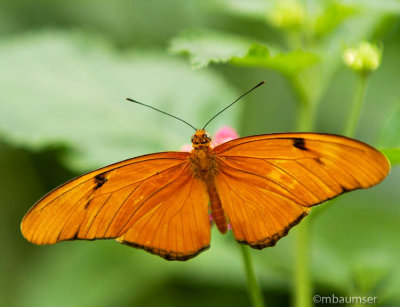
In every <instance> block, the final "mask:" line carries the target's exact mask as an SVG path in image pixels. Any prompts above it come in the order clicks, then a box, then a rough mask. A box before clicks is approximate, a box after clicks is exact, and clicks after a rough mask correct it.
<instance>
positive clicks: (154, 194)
mask: <svg viewBox="0 0 400 307" xmlns="http://www.w3.org/2000/svg"><path fill="white" fill-rule="evenodd" d="M188 156H189V153H185V152H164V153H157V154H151V155H146V156H141V157H137V158H133V159H129V160H126V161H123V162H119V163H116V164H113V165H110V166H107V167H104V168H101V169H98V170H96V171H93V172H91V173H88V174H86V175H83V176H81V177H78V178H76V179H73V180H71V181H69V182H67V183H66V184H64V185H62V186H60V187H58V188H57V189H55V190H53V191H52V192H50V193H49V194H47V195H46V196H45V197H43V198H42V199H41V200H39V201H38V202H37V203H36V204H35V205H34V206H33V207H32V208H31V209H30V210H29V211H28V213H27V214H26V215H25V217H24V219H23V221H22V223H21V231H22V234H23V235H24V237H25V238H26V239H27V240H29V241H31V242H33V243H36V244H54V243H57V242H61V241H65V240H75V239H83V240H95V239H117V241H119V242H121V243H124V244H128V245H131V246H135V247H139V248H143V249H145V250H147V251H149V252H152V253H154V254H157V255H160V256H162V257H164V258H166V259H174V260H186V259H189V258H191V257H193V256H195V255H196V254H198V253H199V252H200V251H202V250H204V249H206V248H208V246H209V242H210V223H209V218H208V201H209V200H208V195H207V192H206V189H205V188H204V186H203V183H202V182H201V181H199V180H198V179H195V178H194V177H193V176H192V175H191V172H190V169H189V167H190V165H189V160H188Z"/></svg>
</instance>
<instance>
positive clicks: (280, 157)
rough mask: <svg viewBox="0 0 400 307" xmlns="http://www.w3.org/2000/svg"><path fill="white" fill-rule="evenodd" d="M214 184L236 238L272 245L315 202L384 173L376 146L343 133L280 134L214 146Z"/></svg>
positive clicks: (384, 164) (372, 181)
mask: <svg viewBox="0 0 400 307" xmlns="http://www.w3.org/2000/svg"><path fill="white" fill-rule="evenodd" d="M215 153H216V155H217V157H218V159H219V173H218V175H217V176H216V187H217V190H218V193H219V195H220V198H221V202H222V206H223V208H224V210H225V212H226V214H227V216H228V219H229V222H230V224H231V226H232V229H233V231H234V234H235V237H236V239H237V240H238V241H239V242H242V243H246V244H249V245H250V246H252V247H254V248H263V247H266V246H271V245H274V244H275V242H276V241H277V240H278V239H279V238H281V237H282V236H284V235H286V233H287V232H288V230H289V229H290V228H291V227H292V226H294V225H295V224H297V223H298V222H299V221H300V220H301V219H302V218H303V217H304V216H306V215H307V214H308V212H309V207H310V206H314V205H317V204H319V203H321V202H323V201H326V200H327V199H330V198H333V197H335V196H337V195H339V194H342V193H344V192H347V191H351V190H354V189H359V188H368V187H371V186H373V185H375V184H377V183H379V182H380V181H381V180H382V179H383V178H384V177H386V175H387V173H388V172H389V169H390V165H389V163H388V161H387V159H386V158H385V157H384V156H383V155H382V154H381V153H380V152H379V151H377V150H376V149H374V148H372V147H371V146H369V145H367V144H364V143H362V142H359V141H356V140H353V139H349V138H346V137H341V136H336V135H328V134H316V133H286V134H271V135H260V136H252V137H245V138H240V139H236V140H233V141H230V142H227V143H224V144H221V145H219V146H217V147H216V148H215Z"/></svg>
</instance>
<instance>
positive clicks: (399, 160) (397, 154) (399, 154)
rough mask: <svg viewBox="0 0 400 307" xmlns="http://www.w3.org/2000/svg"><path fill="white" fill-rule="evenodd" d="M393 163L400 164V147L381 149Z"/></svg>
mask: <svg viewBox="0 0 400 307" xmlns="http://www.w3.org/2000/svg"><path fill="white" fill-rule="evenodd" d="M380 151H382V152H383V153H384V154H385V156H386V157H387V158H388V159H389V161H390V163H391V164H392V166H393V165H396V164H400V148H391V149H380Z"/></svg>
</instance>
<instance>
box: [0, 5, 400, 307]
mask: <svg viewBox="0 0 400 307" xmlns="http://www.w3.org/2000/svg"><path fill="white" fill-rule="evenodd" d="M286 2H287V3H288V4H289V6H290V5H293V3H294V2H293V1H289V2H288V1H286ZM321 2H322V1H321ZM321 2H318V1H304V2H299V3H300V4H301V5H302V7H303V8H304V11H301V12H302V13H301V14H300V17H299V19H300V21H299V22H298V23H297V24H296V22H295V23H292V24H290V21H289V24H288V22H287V21H285V20H283V21H282V20H281V19H277V17H276V15H273V14H275V13H276V11H277V10H278V9H277V6H276V3H275V2H272V1H263V0H251V1H248V2H245V1H223V0H220V1H200V0H198V1H183V0H170V1H156V0H150V1H128V0H118V1H112V2H111V1H93V0H81V1H79V2H78V1H67V2H66V1H59V0H55V1H46V0H39V1H34V2H32V1H26V0H21V1H12V0H2V1H1V2H0V97H1V102H0V193H1V194H0V195H1V198H0V202H1V203H0V206H1V207H0V208H1V214H0V244H1V254H0V302H1V303H0V304H1V305H2V306H29V307H31V306H142V305H146V306H188V305H191V306H207V305H210V306H214V305H219V306H247V305H249V299H248V296H247V292H246V278H245V273H244V268H243V263H242V259H241V255H240V250H239V248H238V246H237V243H236V242H235V241H234V239H233V236H232V235H231V234H228V235H225V236H222V235H220V234H219V233H218V232H217V231H215V229H213V237H212V246H211V249H210V250H208V251H206V252H204V253H202V254H200V255H199V256H198V257H196V258H194V259H192V260H190V261H187V262H184V263H176V262H167V261H165V260H163V259H161V258H159V257H156V256H153V255H150V254H148V253H146V252H144V251H142V250H137V249H132V248H128V247H126V246H123V245H120V244H117V243H115V242H113V241H96V242H82V241H79V242H66V243H61V244H58V245H54V246H41V247H39V246H35V245H32V244H30V243H28V242H27V241H25V240H24V238H23V237H22V235H21V234H20V230H19V224H20V221H21V219H22V217H23V215H24V214H25V212H26V211H27V210H28V209H29V208H30V206H31V205H33V204H34V203H35V201H37V200H38V199H39V198H40V197H41V196H43V195H44V194H45V193H46V192H48V191H50V190H51V189H52V188H55V187H56V186H58V185H59V184H61V183H63V182H65V181H66V180H69V179H71V178H72V177H74V176H77V175H79V174H81V173H82V172H86V171H90V170H92V169H93V168H96V167H100V166H103V165H107V164H110V163H112V162H116V161H119V160H123V159H127V158H130V157H133V156H136V155H140V154H146V153H150V152H157V151H164V150H178V149H179V148H180V146H181V145H183V144H185V143H189V140H190V136H191V134H192V132H193V131H192V130H191V129H190V128H189V127H187V126H185V125H183V124H182V123H180V122H178V121H174V120H172V119H170V118H168V117H165V116H163V115H162V114H159V113H156V112H153V111H151V110H148V109H145V108H142V107H140V106H137V105H134V104H129V103H126V102H125V98H126V97H131V98H133V99H137V100H139V101H142V102H145V103H148V104H151V105H153V106H155V107H157V108H160V109H162V110H165V111H168V112H170V113H172V114H175V115H177V116H180V117H181V118H183V119H185V120H186V121H188V122H190V123H192V124H193V125H195V126H201V125H203V124H204V123H205V122H206V121H207V120H208V119H209V118H210V116H212V115H214V113H216V112H217V111H218V110H220V109H221V108H223V107H224V106H225V105H227V104H228V103H230V102H231V101H233V100H234V99H235V98H237V97H238V96H239V95H240V94H242V93H243V92H244V91H246V90H248V89H249V88H250V87H252V86H254V85H255V84H257V83H258V82H259V81H261V80H266V81H267V86H263V87H261V88H259V89H257V90H256V91H255V92H253V93H252V94H251V95H249V96H248V97H246V98H245V99H244V100H243V101H241V102H240V103H238V104H237V105H236V106H235V107H233V108H232V109H230V110H229V111H226V112H225V113H224V114H222V115H221V116H219V117H218V118H217V119H216V120H215V121H214V122H213V123H212V124H211V125H210V126H209V127H208V129H209V131H210V132H211V133H215V131H216V130H217V129H218V128H219V127H221V126H222V125H231V126H233V127H235V128H236V129H237V130H238V132H239V134H240V135H241V136H245V135H251V134H261V133H273V132H284V131H294V130H296V129H297V128H298V127H299V125H296V123H297V122H298V108H299V97H297V96H296V88H295V87H294V86H295V85H296V84H298V83H296V82H297V81H299V80H300V82H302V81H304V80H305V82H303V84H302V85H301V86H302V88H303V89H305V93H306V94H305V96H306V97H308V98H309V99H308V103H311V104H313V108H314V109H315V120H314V125H313V126H314V130H316V131H321V132H329V133H342V131H343V125H344V122H345V121H346V116H347V114H348V112H349V104H350V101H351V100H352V97H353V95H354V91H355V88H356V86H357V74H356V73H355V72H353V71H351V70H350V69H349V68H347V67H345V65H344V64H343V62H342V60H341V54H342V51H343V49H344V48H346V47H347V46H352V45H353V44H357V43H359V42H361V41H362V40H371V41H373V42H378V45H380V46H381V47H382V46H383V57H382V63H381V66H380V67H379V69H378V70H377V71H376V72H374V73H373V74H372V75H371V76H370V78H369V81H368V89H367V93H366V97H365V103H364V106H363V109H362V112H361V117H360V122H359V125H358V128H357V130H356V134H355V136H356V137H357V138H358V139H361V140H363V141H365V142H368V143H370V144H372V145H375V146H378V147H380V148H399V147H400V98H399V97H400V87H399V85H398V82H399V68H400V60H399V55H400V17H399V16H400V1H396V0H390V1H389V0H385V1H378V0H375V1H373V0H370V1H356V0H351V1H350V0H349V1H344V0H343V1H326V2H324V3H323V4H321ZM295 8H296V6H295ZM274 12H275V13H274ZM278 13H279V12H278ZM295 13H296V12H295ZM303 13H304V14H305V15H302V14H303ZM290 14H292V12H291V11H290V10H289V11H285V12H284V15H285V16H289V17H290V16H291V15H290ZM296 16H297V15H296ZM296 16H295V17H296ZM297 17H298V16H297ZM285 22H286V24H285ZM300 32H301V35H299V33H300ZM296 37H297V38H298V37H301V38H302V39H303V41H302V42H300V43H299V42H296V41H295V40H296ZM253 43H256V44H257V46H255V45H251V44H253ZM249 44H250V45H251V47H250V49H251V48H253V49H251V50H250V49H249V46H250V45H249ZM246 48H247V49H246ZM255 49H256V50H255ZM249 50H250V51H249ZM248 51H249V53H248V54H247V57H246V52H248ZM251 52H253V53H251ZM182 53H183V54H189V57H188V56H187V55H186V56H185V55H182ZM261 57H263V58H262V59H261ZM255 58H256V59H257V61H255V60H254V59H255ZM209 62H215V63H213V64H211V65H209V66H208V67H206V68H205V66H207V64H208V63H209ZM218 63H220V64H218ZM193 67H195V68H200V67H203V68H202V69H193ZM310 75H312V76H314V77H313V78H310ZM297 93H298V91H297ZM310 97H311V98H310ZM300 100H301V97H300ZM399 182H400V169H399V167H396V166H393V168H392V171H391V173H390V175H389V176H388V178H387V179H386V180H385V181H384V182H383V183H382V184H380V185H378V186H376V187H374V188H371V189H369V190H361V191H355V192H352V193H349V194H346V195H343V196H341V197H339V199H337V200H335V201H333V202H332V204H330V203H326V204H323V205H321V206H320V207H323V208H324V209H323V210H318V209H316V210H315V211H316V212H313V213H312V214H311V215H312V216H311V217H309V218H307V219H306V220H305V221H303V223H306V222H308V223H310V227H311V239H310V240H311V246H310V253H311V265H310V268H311V277H312V282H313V285H314V290H313V291H314V293H315V294H319V295H331V294H332V293H334V294H336V295H337V296H340V295H342V296H345V295H368V296H378V297H379V305H380V306H399V304H400V264H399V259H400V206H399V197H400V189H399ZM313 211H314V210H313ZM296 230H297V229H296V228H295V229H293V230H292V231H291V232H290V233H289V235H288V236H287V237H285V238H283V239H282V240H281V241H279V242H278V244H277V246H276V247H273V248H267V249H264V250H262V251H255V250H251V255H252V256H253V259H254V265H255V270H256V274H257V278H258V280H259V282H260V286H261V288H262V292H263V295H264V298H265V301H266V303H267V305H269V306H282V305H289V304H290V302H291V300H292V292H293V287H294V280H293V271H294V267H295V259H294V239H293V238H294V235H295V232H296Z"/></svg>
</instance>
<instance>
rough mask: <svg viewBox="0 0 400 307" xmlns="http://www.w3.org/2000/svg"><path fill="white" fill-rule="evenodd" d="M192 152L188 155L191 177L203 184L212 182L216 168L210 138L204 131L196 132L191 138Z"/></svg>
mask: <svg viewBox="0 0 400 307" xmlns="http://www.w3.org/2000/svg"><path fill="white" fill-rule="evenodd" d="M192 144H193V150H192V151H191V155H190V162H191V166H192V170H193V175H194V176H195V177H197V178H199V179H201V180H203V181H204V182H208V181H210V180H213V178H214V177H215V175H216V173H217V171H218V167H217V163H216V159H215V154H214V150H213V149H212V148H211V146H210V145H211V137H210V136H209V134H208V133H207V132H206V131H204V130H197V131H196V133H195V134H194V135H193V136H192Z"/></svg>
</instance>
